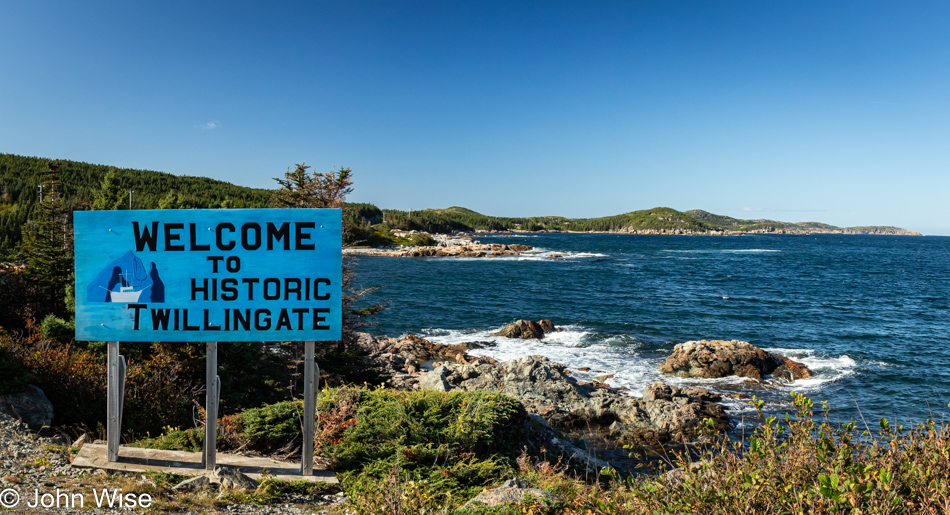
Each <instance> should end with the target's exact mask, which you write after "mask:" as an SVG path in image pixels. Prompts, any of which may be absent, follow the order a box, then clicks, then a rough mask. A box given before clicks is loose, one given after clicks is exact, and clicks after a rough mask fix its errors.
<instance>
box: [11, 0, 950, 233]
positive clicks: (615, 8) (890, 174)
mask: <svg viewBox="0 0 950 515" xmlns="http://www.w3.org/2000/svg"><path fill="white" fill-rule="evenodd" d="M948 26H950V3H947V2H916V1H914V2H874V1H861V2H844V1H840V2H827V1H822V2H818V1H795V2H781V1H776V2H761V1H739V0H736V1H730V2H720V1H706V2H686V1H659V0H657V1H651V2H636V1H625V2H606V1H604V2H579V1H578V2H558V1H543V2H512V1H501V2H490V1H473V2H467V3H462V2H446V1H434V2H394V1H380V2H360V1H346V2H344V1H338V2H299V3H296V2H211V1H198V2H196V1H188V2H175V1H163V2H149V3H146V2H127V1H126V2H96V1H89V2H46V1H28V2H27V1H14V0H6V1H3V2H0V49H2V56H3V59H2V72H0V152H8V153H14V154H22V155H35V156H41V157H52V158H64V159H72V160H77V161H87V162H93V163H102V164H108V165H115V166H120V167H130V168H138V169H149V170H159V171H164V172H170V173H174V174H185V175H199V176H207V177H213V178H216V179H222V180H226V181H229V182H233V183H235V184H240V185H245V186H254V187H266V188H272V187H274V186H275V184H276V183H275V182H274V181H273V177H277V176H279V175H281V174H282V173H283V172H284V171H286V170H287V168H288V167H292V166H293V165H294V164H295V163H299V162H301V161H306V162H307V164H310V165H313V166H314V169H316V170H318V171H329V170H331V169H333V168H338V167H340V166H349V167H351V168H352V169H353V171H354V174H355V180H356V190H355V192H354V194H353V195H352V196H351V199H350V200H354V201H365V202H372V203H375V204H377V205H379V206H380V207H385V208H398V209H410V208H411V209H422V208H426V207H448V206H452V205H460V206H465V207H469V208H471V209H475V210H476V211H480V212H483V213H487V214H495V215H511V216H516V215H554V214H557V215H564V216H572V217H595V216H605V215H612V214H619V213H623V212H628V211H633V210H637V209H645V208H650V207H655V206H669V207H672V208H675V209H681V210H686V209H696V208H699V209H706V210H708V211H712V212H715V213H719V214H726V215H730V216H736V217H741V218H772V219H777V220H785V221H810V220H814V221H822V222H827V223H832V224H835V225H842V226H852V225H898V226H903V227H908V228H911V229H915V230H918V231H921V232H924V233H927V234H943V235H950V202H948V200H947V198H948V196H950V30H947V27H948Z"/></svg>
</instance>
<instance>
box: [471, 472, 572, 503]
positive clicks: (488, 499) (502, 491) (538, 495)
mask: <svg viewBox="0 0 950 515" xmlns="http://www.w3.org/2000/svg"><path fill="white" fill-rule="evenodd" d="M526 497H530V498H533V499H535V500H542V499H547V500H549V501H560V500H561V498H560V497H558V496H556V495H554V494H552V493H551V492H548V491H547V490H541V489H539V488H531V487H530V486H529V485H528V483H526V482H524V481H522V480H520V479H509V480H508V481H505V483H504V484H503V485H501V486H499V487H498V488H492V489H491V490H485V491H484V492H482V493H480V494H478V495H476V496H475V497H474V498H473V499H472V500H470V501H468V502H467V503H465V505H464V506H462V509H463V510H470V509H475V508H478V507H480V506H481V505H485V506H489V507H491V506H498V505H506V504H521V502H522V501H524V500H525V498H526Z"/></svg>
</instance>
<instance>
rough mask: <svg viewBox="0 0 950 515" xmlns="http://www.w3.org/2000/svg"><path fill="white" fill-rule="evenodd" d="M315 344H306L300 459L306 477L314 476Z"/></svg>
mask: <svg viewBox="0 0 950 515" xmlns="http://www.w3.org/2000/svg"><path fill="white" fill-rule="evenodd" d="M315 366H316V363H315V361H314V342H313V341H312V340H308V341H306V342H304V365H303V377H304V379H303V442H302V443H303V445H302V450H301V453H302V455H301V457H300V458H301V459H300V473H301V474H302V475H304V476H312V475H313V437H314V434H315V433H314V429H315V428H314V423H313V422H314V421H313V419H314V417H315V415H316V407H317V403H316V398H315V395H314V381H315V379H316V378H315V377H314V376H315V374H314V368H315Z"/></svg>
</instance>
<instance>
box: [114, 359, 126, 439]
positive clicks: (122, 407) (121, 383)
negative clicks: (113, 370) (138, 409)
mask: <svg viewBox="0 0 950 515" xmlns="http://www.w3.org/2000/svg"><path fill="white" fill-rule="evenodd" d="M126 369H127V367H126V362H125V356H123V355H121V354H119V434H120V435H121V434H122V429H121V428H122V414H123V413H124V412H125V373H126ZM118 449H119V447H118V446H116V452H117V453H118Z"/></svg>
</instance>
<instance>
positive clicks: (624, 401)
mask: <svg viewBox="0 0 950 515" xmlns="http://www.w3.org/2000/svg"><path fill="white" fill-rule="evenodd" d="M556 330H557V328H556V327H555V326H554V324H552V323H551V322H550V321H549V320H540V321H537V322H535V321H525V320H518V321H516V322H514V323H512V324H509V325H508V326H507V327H505V328H504V329H502V330H501V331H498V332H497V333H495V335H498V336H503V337H510V338H538V339H540V338H543V337H544V334H545V333H547V332H551V331H556ZM487 345H491V342H470V343H465V344H460V345H444V344H439V343H434V342H430V341H428V340H425V339H424V338H420V337H418V336H415V335H411V334H410V335H407V336H405V337H402V338H398V339H397V338H376V337H373V336H372V335H369V334H365V333H363V334H361V335H360V336H359V338H358V342H357V346H358V347H359V349H360V350H361V351H362V352H363V353H364V354H365V356H366V357H365V358H364V365H365V366H367V367H370V368H375V369H376V370H378V371H379V372H380V375H381V376H382V377H385V378H387V383H388V384H389V386H390V387H393V388H398V389H430V390H437V391H474V390H492V391H497V392H500V393H503V394H505V395H509V396H511V397H514V398H516V399H518V400H519V401H521V403H522V404H523V405H524V406H525V408H526V409H527V411H528V412H529V413H530V414H532V415H533V416H536V417H537V418H538V419H540V420H539V421H543V423H544V424H546V425H548V426H550V427H551V428H553V429H555V430H559V431H562V432H565V433H569V434H574V435H578V434H579V435H581V440H587V439H601V440H604V441H606V442H609V443H610V444H611V445H612V446H614V447H620V446H632V447H634V448H640V449H642V450H645V451H647V450H656V449H659V448H662V447H664V446H669V445H682V444H684V443H689V442H693V441H695V440H696V438H697V436H696V435H697V430H698V429H700V428H701V427H707V426H706V424H707V423H711V424H712V427H713V428H715V429H717V430H728V429H729V428H730V426H731V422H730V419H729V417H728V416H727V414H726V411H725V408H724V406H723V405H722V404H720V401H722V400H723V398H722V396H721V395H720V394H717V393H714V392H711V391H709V390H707V389H705V388H699V387H685V388H680V387H676V386H671V385H668V384H665V383H663V382H660V381H656V382H653V383H652V384H650V385H648V386H646V388H644V390H643V392H642V397H640V398H637V397H634V396H632V395H630V392H629V391H626V389H625V388H612V387H610V386H608V385H607V384H604V383H603V382H601V381H602V380H596V381H590V382H584V381H578V380H577V379H575V378H574V377H572V375H571V371H570V370H569V369H568V368H567V367H565V366H564V365H562V364H559V363H556V362H553V361H551V360H549V359H548V358H546V357H544V356H525V357H522V358H517V359H513V360H510V361H506V362H498V361H496V360H494V359H492V358H490V357H486V356H480V357H475V356H471V355H469V354H468V351H469V350H471V349H477V348H483V347H485V346H487ZM661 371H662V372H664V373H667V374H671V375H680V376H686V377H721V376H724V375H739V376H742V377H748V378H750V381H763V380H764V379H765V378H766V377H769V378H770V380H776V381H782V382H787V381H793V380H795V379H799V378H803V377H809V376H810V375H811V371H810V370H808V369H807V367H805V366H804V365H802V364H800V363H796V362H794V361H792V360H790V359H788V358H784V357H782V356H779V355H777V354H772V353H768V352H765V351H763V350H762V349H759V348H758V347H755V346H753V345H751V344H749V343H748V342H739V341H735V340H733V341H723V340H713V341H706V340H703V341H702V342H686V343H684V344H680V345H678V346H677V348H676V350H675V351H674V353H673V354H672V355H671V356H670V357H669V358H668V359H667V361H666V362H665V363H664V364H663V365H662V366H661ZM604 380H605V379H604ZM707 420H708V421H710V422H707ZM551 444H552V446H553V447H554V448H560V449H561V451H562V452H563V453H564V454H565V455H568V456H572V455H578V456H582V457H583V459H582V460H581V461H586V462H587V464H588V465H586V466H589V464H590V463H597V464H598V465H599V466H600V467H603V466H607V464H606V462H603V460H594V461H593V462H592V461H591V460H592V458H591V457H590V456H589V455H587V453H586V452H584V451H583V448H586V447H587V442H581V441H572V442H567V441H565V440H564V439H563V438H561V439H558V441H557V442H554V441H552V442H551Z"/></svg>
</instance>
